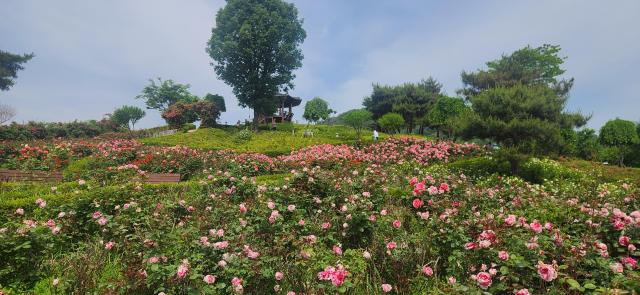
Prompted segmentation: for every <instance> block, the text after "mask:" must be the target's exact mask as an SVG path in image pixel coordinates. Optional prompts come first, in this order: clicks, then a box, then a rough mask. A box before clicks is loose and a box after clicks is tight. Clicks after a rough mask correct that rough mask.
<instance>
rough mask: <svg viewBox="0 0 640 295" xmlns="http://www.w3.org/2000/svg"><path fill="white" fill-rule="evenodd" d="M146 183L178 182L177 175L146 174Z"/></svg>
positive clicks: (178, 175)
mask: <svg viewBox="0 0 640 295" xmlns="http://www.w3.org/2000/svg"><path fill="white" fill-rule="evenodd" d="M146 175H147V178H146V179H145V182H146V183H175V182H180V174H178V173H147V174H146Z"/></svg>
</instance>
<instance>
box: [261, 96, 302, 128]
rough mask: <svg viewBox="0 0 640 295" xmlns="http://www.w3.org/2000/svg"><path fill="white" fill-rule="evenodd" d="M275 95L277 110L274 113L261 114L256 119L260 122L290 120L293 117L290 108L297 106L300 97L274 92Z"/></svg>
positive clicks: (300, 101) (300, 100)
mask: <svg viewBox="0 0 640 295" xmlns="http://www.w3.org/2000/svg"><path fill="white" fill-rule="evenodd" d="M275 97H276V99H277V100H278V110H277V111H276V113H275V114H271V115H262V116H261V117H262V118H259V120H258V121H259V122H260V123H282V122H291V119H293V111H292V108H293V107H296V106H299V105H300V103H302V99H300V98H299V97H293V96H291V95H289V94H282V93H281V94H276V96H275ZM287 109H288V110H287Z"/></svg>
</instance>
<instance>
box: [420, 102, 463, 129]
mask: <svg viewBox="0 0 640 295" xmlns="http://www.w3.org/2000/svg"><path fill="white" fill-rule="evenodd" d="M468 111H469V107H468V106H467V105H466V104H465V103H464V100H463V99H461V98H458V97H449V96H442V97H440V98H439V99H438V101H437V102H436V104H435V105H434V106H433V108H431V110H429V113H427V116H426V118H425V121H426V122H427V124H428V125H429V127H432V128H435V129H436V131H437V137H438V138H440V133H441V132H445V133H447V134H448V135H449V137H451V136H452V135H453V133H454V130H455V128H454V127H455V123H454V120H457V119H458V117H459V116H462V115H463V114H464V113H466V112H468Z"/></svg>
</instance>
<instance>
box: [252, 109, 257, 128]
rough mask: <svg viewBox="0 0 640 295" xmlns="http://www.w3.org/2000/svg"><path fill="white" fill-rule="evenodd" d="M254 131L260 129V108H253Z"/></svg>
mask: <svg viewBox="0 0 640 295" xmlns="http://www.w3.org/2000/svg"><path fill="white" fill-rule="evenodd" d="M253 131H258V110H257V109H255V108H254V109H253Z"/></svg>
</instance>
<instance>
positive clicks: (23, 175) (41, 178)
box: [0, 169, 62, 182]
mask: <svg viewBox="0 0 640 295" xmlns="http://www.w3.org/2000/svg"><path fill="white" fill-rule="evenodd" d="M7 181H24V182H61V181H62V173H60V172H57V171H36V170H31V171H21V170H9V169H0V182H7Z"/></svg>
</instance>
